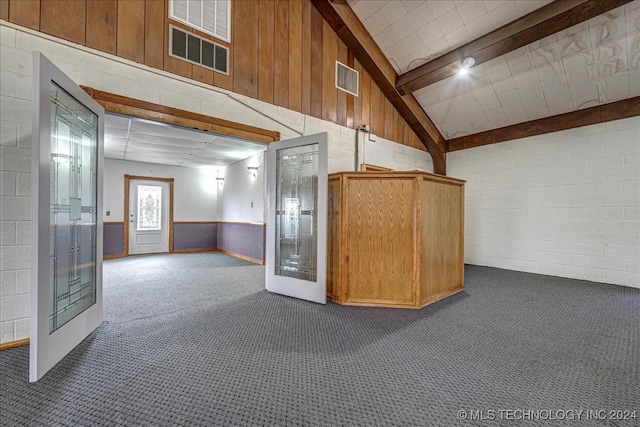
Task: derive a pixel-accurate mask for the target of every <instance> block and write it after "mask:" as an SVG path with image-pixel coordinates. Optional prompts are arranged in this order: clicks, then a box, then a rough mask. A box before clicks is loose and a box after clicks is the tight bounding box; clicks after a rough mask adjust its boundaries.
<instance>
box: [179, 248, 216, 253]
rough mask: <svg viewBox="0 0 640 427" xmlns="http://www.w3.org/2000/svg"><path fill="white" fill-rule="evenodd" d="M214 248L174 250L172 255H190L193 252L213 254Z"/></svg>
mask: <svg viewBox="0 0 640 427" xmlns="http://www.w3.org/2000/svg"><path fill="white" fill-rule="evenodd" d="M215 250H216V248H193V249H174V250H173V253H174V254H190V253H195V252H214V251H215Z"/></svg>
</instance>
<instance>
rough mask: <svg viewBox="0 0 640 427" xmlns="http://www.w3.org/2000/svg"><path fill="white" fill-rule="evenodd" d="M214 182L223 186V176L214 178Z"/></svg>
mask: <svg viewBox="0 0 640 427" xmlns="http://www.w3.org/2000/svg"><path fill="white" fill-rule="evenodd" d="M216 181H218V183H219V184H224V177H223V176H219V177H217V178H216Z"/></svg>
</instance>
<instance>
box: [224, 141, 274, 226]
mask: <svg viewBox="0 0 640 427" xmlns="http://www.w3.org/2000/svg"><path fill="white" fill-rule="evenodd" d="M265 157H266V151H265V152H262V153H258V154H256V155H255V156H252V157H249V158H248V159H245V160H241V161H239V162H236V163H234V164H232V165H229V166H227V167H226V168H225V170H224V181H223V182H221V183H220V184H219V185H218V195H219V196H218V197H219V200H220V203H219V218H220V221H233V222H251V223H259V224H262V223H264V222H265V217H266V215H265V206H266V203H265V198H266V181H265V177H266V174H265ZM247 166H257V167H258V170H257V171H256V176H255V177H253V173H252V172H251V171H249V170H248V169H247Z"/></svg>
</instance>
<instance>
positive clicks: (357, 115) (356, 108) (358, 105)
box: [347, 52, 367, 128]
mask: <svg viewBox="0 0 640 427" xmlns="http://www.w3.org/2000/svg"><path fill="white" fill-rule="evenodd" d="M352 58H353V55H352V54H351V52H349V59H352ZM353 69H354V70H356V71H357V72H358V75H359V76H360V77H359V79H360V87H359V89H358V96H354V97H353V113H352V115H351V126H349V127H353V128H357V127H358V126H360V125H361V124H363V123H367V122H363V121H362V98H363V93H362V92H363V90H362V74H363V73H362V65H360V63H359V62H358V61H356V60H354V61H353ZM349 107H350V105H349V104H348V103H347V123H348V122H349Z"/></svg>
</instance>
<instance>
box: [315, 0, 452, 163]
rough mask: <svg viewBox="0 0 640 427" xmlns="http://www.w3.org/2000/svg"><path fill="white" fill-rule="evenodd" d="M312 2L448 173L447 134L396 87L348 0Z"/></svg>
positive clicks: (393, 75)
mask: <svg viewBox="0 0 640 427" xmlns="http://www.w3.org/2000/svg"><path fill="white" fill-rule="evenodd" d="M311 2H312V3H313V5H314V6H315V8H316V9H317V10H318V11H319V12H320V14H321V15H322V17H323V18H324V20H325V21H327V23H328V24H329V25H330V26H331V28H332V29H333V30H334V31H335V32H336V33H337V34H338V37H340V39H341V40H342V41H343V42H344V44H345V45H347V47H348V48H349V50H351V51H352V52H353V54H354V56H355V58H356V59H357V60H358V61H359V62H360V64H361V65H362V67H363V68H364V69H365V70H366V71H367V73H369V75H370V76H371V78H372V79H373V80H374V81H375V82H376V84H377V85H378V87H379V88H380V90H381V91H382V93H384V95H385V96H386V97H387V99H388V100H389V101H390V102H391V104H393V106H394V107H395V108H396V110H398V113H400V115H401V116H402V118H403V119H404V120H405V121H406V122H407V124H409V126H410V127H411V129H412V130H413V131H414V132H415V133H416V135H417V136H418V138H419V139H420V141H421V142H422V143H423V144H424V146H425V147H426V149H427V151H428V152H429V154H431V158H432V159H433V166H434V172H435V173H438V174H442V175H445V174H446V158H445V148H446V147H445V140H444V137H443V136H442V135H441V134H440V132H439V131H438V129H437V128H436V126H435V124H433V122H432V121H431V119H430V118H429V117H428V116H427V114H426V113H425V112H424V110H423V109H422V107H421V106H420V104H419V103H418V102H417V101H416V99H415V98H414V97H413V95H411V94H408V95H405V96H402V95H401V94H400V93H399V92H398V91H397V90H396V79H397V77H398V75H397V73H396V71H395V69H394V68H393V66H392V65H391V63H390V62H389V60H388V59H387V57H386V56H385V55H384V53H382V50H380V48H379V47H378V45H377V44H376V42H375V41H374V40H373V38H372V37H371V35H370V34H369V32H368V31H367V30H366V28H365V27H364V25H363V24H362V22H360V19H358V17H357V16H356V14H355V13H354V12H353V10H352V9H351V7H350V6H349V5H348V4H347V2H346V1H345V0H311ZM362 124H364V123H362Z"/></svg>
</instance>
